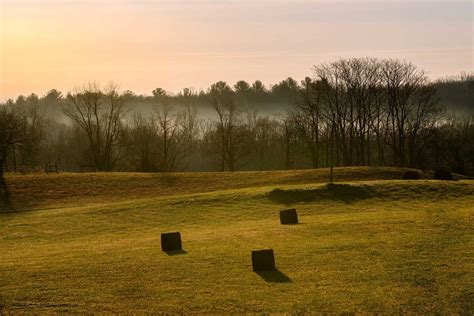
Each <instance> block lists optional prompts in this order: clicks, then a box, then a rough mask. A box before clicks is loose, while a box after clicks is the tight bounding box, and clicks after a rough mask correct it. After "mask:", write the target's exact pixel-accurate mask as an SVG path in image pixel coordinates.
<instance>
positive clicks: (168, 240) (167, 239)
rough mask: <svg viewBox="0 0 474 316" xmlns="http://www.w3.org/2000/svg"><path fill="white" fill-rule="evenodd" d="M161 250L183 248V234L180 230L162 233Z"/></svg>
mask: <svg viewBox="0 0 474 316" xmlns="http://www.w3.org/2000/svg"><path fill="white" fill-rule="evenodd" d="M161 250H163V251H177V250H182V245H181V234H180V233H179V232H175V233H165V234H161Z"/></svg>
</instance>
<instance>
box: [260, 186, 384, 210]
mask: <svg viewBox="0 0 474 316" xmlns="http://www.w3.org/2000/svg"><path fill="white" fill-rule="evenodd" d="M375 195H376V192H375V191H374V189H373V188H371V187H369V186H354V185H350V184H340V183H328V184H326V185H325V186H323V187H321V188H318V189H290V190H282V189H274V190H272V191H270V192H269V193H268V198H269V199H270V200H272V201H273V202H276V203H280V204H285V205H292V204H295V203H299V202H313V201H316V200H323V199H325V200H335V201H340V202H345V203H350V202H354V201H358V200H363V199H368V198H371V197H374V196H375Z"/></svg>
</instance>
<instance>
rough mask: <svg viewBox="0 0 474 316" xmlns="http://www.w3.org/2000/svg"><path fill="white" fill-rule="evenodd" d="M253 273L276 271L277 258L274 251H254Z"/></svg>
mask: <svg viewBox="0 0 474 316" xmlns="http://www.w3.org/2000/svg"><path fill="white" fill-rule="evenodd" d="M252 268H253V271H273V270H275V256H274V254H273V249H265V250H254V251H252Z"/></svg>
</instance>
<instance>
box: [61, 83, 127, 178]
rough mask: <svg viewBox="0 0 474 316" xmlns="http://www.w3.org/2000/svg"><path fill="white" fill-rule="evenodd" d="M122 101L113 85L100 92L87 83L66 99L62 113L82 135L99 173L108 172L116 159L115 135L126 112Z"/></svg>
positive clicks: (97, 88)
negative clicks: (84, 136)
mask: <svg viewBox="0 0 474 316" xmlns="http://www.w3.org/2000/svg"><path fill="white" fill-rule="evenodd" d="M125 101H126V100H125V97H124V95H123V94H121V93H120V92H119V90H118V86H117V85H115V84H113V83H112V84H109V85H108V86H107V87H106V88H105V89H104V90H101V89H100V87H99V86H98V85H97V84H95V83H91V84H89V85H87V86H84V87H83V88H80V89H76V91H75V92H74V93H69V94H68V95H67V97H66V102H65V107H64V114H66V115H67V116H68V117H69V118H70V119H71V120H72V121H73V122H74V123H75V124H77V125H78V126H79V127H80V128H81V129H82V130H83V131H84V132H85V133H86V135H87V138H88V140H89V148H90V152H91V155H92V159H93V161H94V163H95V166H96V168H97V170H99V171H110V170H112V168H113V166H114V164H115V162H116V161H117V159H118V157H119V154H120V147H119V136H120V131H121V128H122V120H123V118H124V116H125V114H126V112H127V107H126V102H125Z"/></svg>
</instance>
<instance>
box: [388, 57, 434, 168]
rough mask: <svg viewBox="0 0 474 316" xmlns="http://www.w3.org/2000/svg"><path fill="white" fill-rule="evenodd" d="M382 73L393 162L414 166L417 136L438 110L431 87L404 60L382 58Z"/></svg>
mask: <svg viewBox="0 0 474 316" xmlns="http://www.w3.org/2000/svg"><path fill="white" fill-rule="evenodd" d="M382 73H383V77H382V78H383V84H384V88H385V91H386V107H387V115H388V125H387V128H388V135H389V138H390V146H391V148H392V152H393V163H394V165H397V166H406V165H408V164H410V165H412V166H414V165H415V145H416V141H417V136H418V135H419V132H420V130H421V128H423V127H426V126H428V125H429V124H430V122H433V119H435V118H436V114H437V113H439V109H438V108H437V106H436V101H435V99H434V95H435V94H434V92H435V90H434V89H433V88H432V87H430V86H429V85H428V79H427V77H426V75H425V73H424V71H422V70H419V69H418V68H417V67H416V66H414V65H413V64H411V63H408V62H402V61H398V60H384V61H383V65H382ZM408 148H410V150H409V159H407V149H408Z"/></svg>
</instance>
